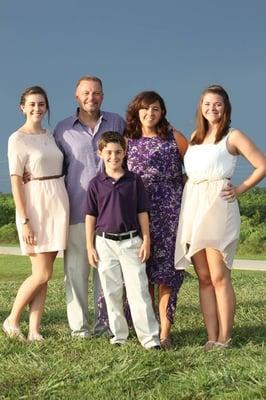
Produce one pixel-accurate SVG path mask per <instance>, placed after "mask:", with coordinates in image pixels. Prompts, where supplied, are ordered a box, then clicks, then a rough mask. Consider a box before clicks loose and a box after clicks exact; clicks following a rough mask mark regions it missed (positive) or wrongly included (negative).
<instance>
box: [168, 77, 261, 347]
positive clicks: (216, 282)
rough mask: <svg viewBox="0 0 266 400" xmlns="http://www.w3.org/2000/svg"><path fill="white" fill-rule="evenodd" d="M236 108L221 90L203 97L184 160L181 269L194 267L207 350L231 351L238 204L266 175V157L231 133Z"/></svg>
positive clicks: (178, 256) (235, 131)
mask: <svg viewBox="0 0 266 400" xmlns="http://www.w3.org/2000/svg"><path fill="white" fill-rule="evenodd" d="M230 117H231V104H230V100H229V97H228V94H227V93H226V91H225V90H224V89H223V88H222V87H221V86H218V85H213V86H209V87H208V88H207V89H206V90H204V92H203V93H202V95H201V97H200V100H199V104H198V108H197V115H196V130H195V131H194V132H193V134H192V137H191V141H190V145H189V147H188V150H187V152H186V154H185V157H184V165H185V170H186V173H187V175H188V181H187V183H186V185H185V188H184V192H183V198H182V206H181V214H180V219H179V225H178V232H177V240H176V250H175V266H176V268H177V269H185V268H186V267H187V266H188V265H189V264H190V262H191V261H192V263H193V264H194V267H195V271H196V274H197V276H198V279H199V294H200V304H201V310H202V313H203V318H204V322H205V325H206V329H207V334H208V341H207V342H206V344H205V346H204V348H205V350H209V349H211V348H213V347H220V348H227V347H228V346H229V344H230V341H231V333H232V326H233V321H234V315H235V294H234V290H233V287H232V283H231V276H230V272H231V271H230V270H231V267H232V264H233V259H234V254H235V250H236V246H237V240H238V237H239V231H240V216H239V209H238V203H237V200H236V199H237V197H238V195H239V194H241V193H244V192H246V191H247V190H249V189H250V188H252V187H253V186H255V185H256V184H257V183H258V182H260V181H261V180H262V179H263V178H264V177H265V173H266V162H265V156H264V154H263V153H262V152H261V151H260V150H259V149H258V148H257V147H256V146H255V144H254V143H253V142H252V141H251V140H250V139H249V138H248V137H247V136H246V135H245V134H244V133H243V132H241V131H240V130H239V129H233V128H230ZM238 155H242V156H243V157H245V158H246V159H247V161H249V162H250V163H251V165H252V166H253V167H254V171H253V172H252V174H251V175H250V176H249V177H247V178H246V179H245V180H244V181H243V182H242V183H241V184H239V185H238V186H234V185H232V183H231V181H230V179H231V177H232V175H233V172H234V169H235V164H236V159H237V156H238Z"/></svg>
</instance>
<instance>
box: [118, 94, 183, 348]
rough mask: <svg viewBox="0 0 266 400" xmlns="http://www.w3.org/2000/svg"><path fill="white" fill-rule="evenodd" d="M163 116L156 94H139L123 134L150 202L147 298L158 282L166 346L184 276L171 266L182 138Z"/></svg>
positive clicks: (129, 162)
mask: <svg viewBox="0 0 266 400" xmlns="http://www.w3.org/2000/svg"><path fill="white" fill-rule="evenodd" d="M165 116H166V108H165V103H164V101H163V99H162V98H161V96H160V95H158V94H157V93H156V92H142V93H140V94H138V95H137V96H136V97H135V98H134V99H133V100H132V102H131V103H130V104H129V106H128V109H127V115H126V122H127V126H126V131H125V136H126V138H127V142H128V149H127V165H128V168H129V170H132V171H134V172H136V173H138V174H139V175H140V176H141V178H142V180H143V182H144V185H145V188H146V190H147V193H148V196H149V200H150V207H151V209H150V231H151V256H150V259H149V260H148V261H147V275H148V278H149V282H150V292H151V295H152V298H153V301H154V285H158V297H159V298H158V306H159V315H160V324H161V333H160V339H161V345H162V346H163V347H165V348H167V347H170V346H171V341H170V337H169V335H170V329H171V325H172V324H173V320H174V315H175V309H176V301H177V294H178V291H179V289H180V287H181V285H182V282H183V279H184V272H183V271H177V270H176V269H175V268H174V252H175V241H176V231H177V224H178V218H179V212H180V203H181V197H182V191H183V180H182V157H183V155H184V153H185V151H186V148H187V140H186V139H185V137H184V136H183V135H182V134H181V133H180V132H178V131H176V130H175V129H173V128H172V127H171V126H170V125H169V123H168V121H167V119H166V117H165Z"/></svg>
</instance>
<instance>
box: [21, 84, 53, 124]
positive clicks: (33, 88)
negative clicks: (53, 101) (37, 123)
mask: <svg viewBox="0 0 266 400" xmlns="http://www.w3.org/2000/svg"><path fill="white" fill-rule="evenodd" d="M31 94H40V95H41V96H43V97H44V100H45V103H46V109H47V115H48V122H50V106H49V101H48V96H47V93H46V91H45V90H44V89H43V88H42V87H40V86H30V87H28V88H27V89H25V90H24V92H23V93H22V94H21V96H20V102H19V104H20V105H21V106H24V105H25V101H26V98H27V96H29V95H31Z"/></svg>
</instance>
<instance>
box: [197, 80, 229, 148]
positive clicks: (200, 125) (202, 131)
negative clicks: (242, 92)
mask: <svg viewBox="0 0 266 400" xmlns="http://www.w3.org/2000/svg"><path fill="white" fill-rule="evenodd" d="M207 93H213V94H218V95H219V96H221V97H222V99H223V102H224V113H223V115H222V118H221V120H220V122H219V124H218V129H217V132H216V137H215V143H218V142H219V141H220V140H221V139H222V138H223V137H224V136H225V135H226V134H227V132H228V129H229V128H230V123H231V110H232V107H231V103H230V99H229V96H228V94H227V92H226V91H225V90H224V88H223V87H222V86H220V85H211V86H208V87H207V88H206V89H205V90H204V91H203V92H202V94H201V96H200V99H199V102H198V106H197V111H196V129H195V134H194V137H193V138H192V140H191V144H201V143H202V142H203V141H204V138H205V136H206V133H207V131H208V121H207V120H206V118H205V117H204V116H203V115H202V102H203V99H204V96H205V95H206V94H207Z"/></svg>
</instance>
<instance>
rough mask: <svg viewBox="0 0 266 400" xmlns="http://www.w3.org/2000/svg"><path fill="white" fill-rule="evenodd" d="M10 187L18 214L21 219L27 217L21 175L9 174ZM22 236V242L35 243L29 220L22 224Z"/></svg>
mask: <svg viewBox="0 0 266 400" xmlns="http://www.w3.org/2000/svg"><path fill="white" fill-rule="evenodd" d="M11 187H12V194H13V198H14V202H15V206H16V210H17V213H18V216H19V218H20V219H21V220H23V219H26V218H28V215H27V210H26V204H25V196H24V184H23V182H22V177H21V176H18V175H11ZM22 236H23V240H24V242H26V243H27V244H30V245H33V244H36V241H35V239H34V233H33V231H32V228H31V224H30V221H29V222H27V223H26V224H23V226H22Z"/></svg>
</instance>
